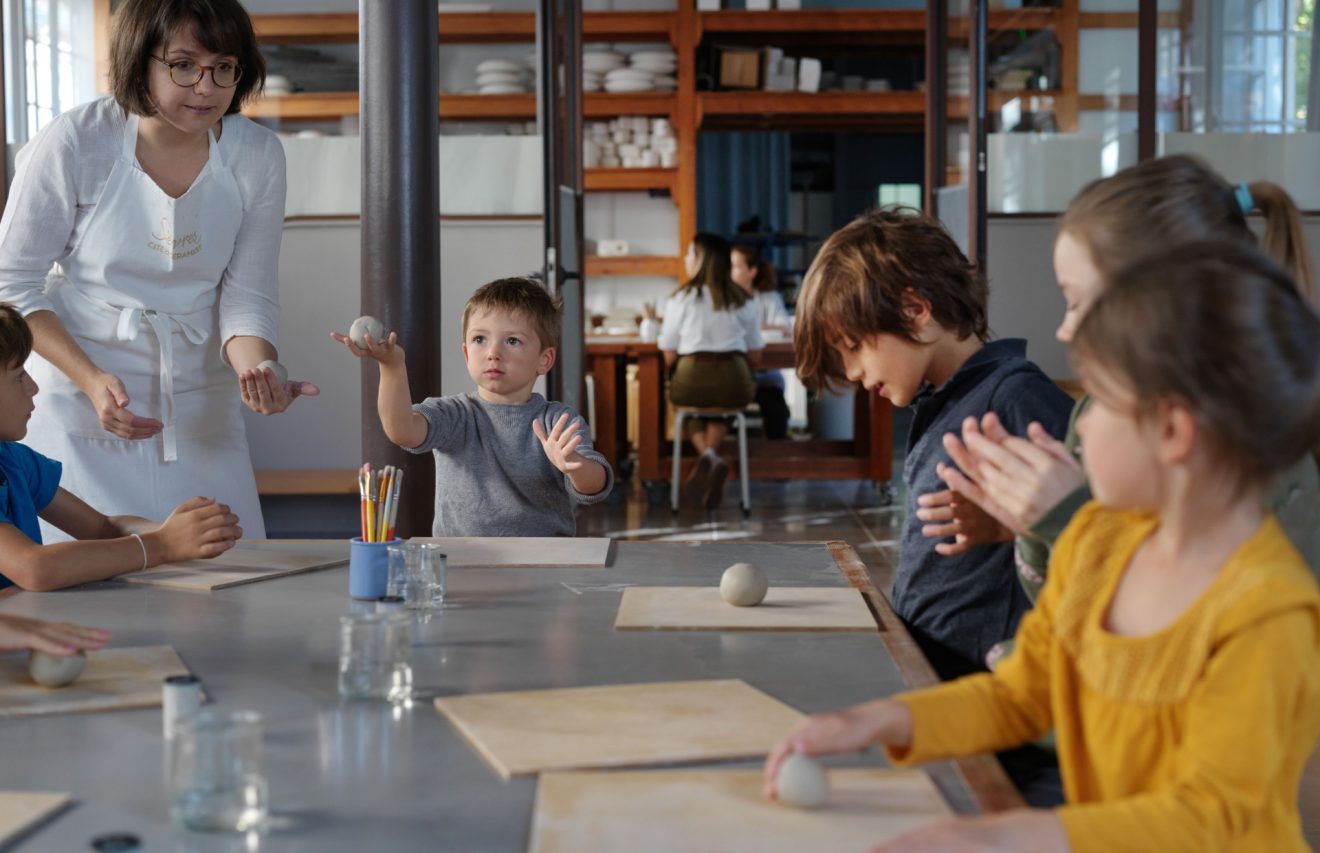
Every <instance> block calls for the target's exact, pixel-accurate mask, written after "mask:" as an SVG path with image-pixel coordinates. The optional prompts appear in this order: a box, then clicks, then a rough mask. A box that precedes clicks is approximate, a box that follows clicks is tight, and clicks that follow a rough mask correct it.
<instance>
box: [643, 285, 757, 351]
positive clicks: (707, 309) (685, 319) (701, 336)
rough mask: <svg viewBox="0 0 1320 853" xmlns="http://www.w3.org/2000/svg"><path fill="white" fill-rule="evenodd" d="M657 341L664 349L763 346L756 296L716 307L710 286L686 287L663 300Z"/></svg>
mask: <svg viewBox="0 0 1320 853" xmlns="http://www.w3.org/2000/svg"><path fill="white" fill-rule="evenodd" d="M656 345H657V346H658V347H659V348H660V349H662V350H665V351H671V352H677V353H678V354H679V355H689V354H691V353H694V352H747V351H748V350H758V349H761V348H762V347H764V346H765V342H764V340H763V339H762V337H761V308H760V305H759V304H758V303H757V301H756V300H755V299H748V300H747V301H746V302H744V303H743V304H742V307H740V308H735V309H732V310H725V311H716V310H715V304H714V302H712V300H711V297H710V288H709V287H703V288H701V295H700V296H697V291H696V288H694V287H685V288H683V289H682V290H680V291H679V292H678V293H675V294H674V295H673V296H671V297H669V301H668V302H666V303H665V318H664V323H662V324H661V326H660V339H659V340H658V341H657V342H656Z"/></svg>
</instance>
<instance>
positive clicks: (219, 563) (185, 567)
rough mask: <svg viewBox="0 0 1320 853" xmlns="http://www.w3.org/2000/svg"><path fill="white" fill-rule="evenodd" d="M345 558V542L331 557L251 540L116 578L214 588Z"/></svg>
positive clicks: (279, 575) (340, 562)
mask: <svg viewBox="0 0 1320 853" xmlns="http://www.w3.org/2000/svg"><path fill="white" fill-rule="evenodd" d="M347 562H348V543H344V546H343V555H342V556H333V557H332V556H328V555H326V554H325V553H320V554H318V553H315V552H313V551H311V550H308V551H306V552H299V551H285V550H274V549H270V548H265V547H262V546H261V545H260V544H257V543H256V541H255V540H254V541H253V542H252V543H240V544H238V545H236V546H235V547H233V548H230V549H229V550H228V551H226V552H225V553H223V554H221V555H220V556H218V557H216V558H215V559H213V560H187V561H185V562H182V563H165V564H164V565H160V566H156V567H155V568H154V569H146V570H145V571H141V572H133V573H131V574H127V575H121V576H120V577H119V578H118V579H119V580H122V581H125V582H126V583H139V584H146V585H147V586H160V587H166V588H167V589H181V590H186V591H189V592H214V591H215V590H218V589H228V588H229V587H231V586H241V585H243V584H249V583H257V582H258V581H268V580H274V579H275V578H283V577H288V576H289V575H298V574H302V573H303V572H314V571H317V570H318V569H328V568H332V567H334V566H342V565H343V564H345V563H347Z"/></svg>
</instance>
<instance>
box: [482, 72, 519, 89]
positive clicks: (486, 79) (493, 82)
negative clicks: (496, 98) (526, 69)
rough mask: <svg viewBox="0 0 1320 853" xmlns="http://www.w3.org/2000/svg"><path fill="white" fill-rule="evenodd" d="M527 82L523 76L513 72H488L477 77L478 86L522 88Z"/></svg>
mask: <svg viewBox="0 0 1320 853" xmlns="http://www.w3.org/2000/svg"><path fill="white" fill-rule="evenodd" d="M525 82H526V78H525V77H524V76H523V75H522V74H514V73H513V72H511V71H487V72H485V73H484V74H478V75H477V85H478V86H521V85H523V84H524V83H525Z"/></svg>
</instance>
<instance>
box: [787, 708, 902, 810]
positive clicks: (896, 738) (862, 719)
mask: <svg viewBox="0 0 1320 853" xmlns="http://www.w3.org/2000/svg"><path fill="white" fill-rule="evenodd" d="M911 740H912V712H911V711H909V710H908V707H907V706H906V705H904V704H903V703H902V702H895V701H893V700H890V699H881V700H879V701H876V702H868V703H866V704H864V705H855V706H853V707H852V708H845V709H843V710H842V711H832V712H830V713H828V714H814V715H812V716H810V717H808V718H807V719H805V720H803V721H802V722H800V723H798V724H797V726H796V727H795V728H794V729H793V731H791V732H789V734H788V737H786V738H784V739H783V740H782V741H780V742H779V744H778V745H777V746H775V748H774V749H772V750H771V751H770V755H769V757H768V758H766V760H765V768H764V770H762V772H761V778H762V788H761V791H762V794H763V795H764V796H765V798H766V799H769V800H773V799H775V797H776V796H777V793H778V792H777V791H776V790H775V777H776V776H777V775H778V774H779V765H780V763H781V762H782V761H783V760H784V759H785V758H787V757H788V756H789V754H790V753H794V752H798V753H801V754H803V755H821V754H826V753H834V752H862V751H864V750H865V749H867V748H868V747H870V746H871V745H872V744H875V743H881V744H885V745H887V746H893V747H897V748H900V749H902V748H906V747H907V746H908V744H909V743H910V742H911Z"/></svg>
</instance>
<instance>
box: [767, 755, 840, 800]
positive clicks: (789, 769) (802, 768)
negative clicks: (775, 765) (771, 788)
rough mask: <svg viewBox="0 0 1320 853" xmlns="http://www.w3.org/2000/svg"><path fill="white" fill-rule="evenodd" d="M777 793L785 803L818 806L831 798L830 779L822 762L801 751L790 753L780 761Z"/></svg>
mask: <svg viewBox="0 0 1320 853" xmlns="http://www.w3.org/2000/svg"><path fill="white" fill-rule="evenodd" d="M775 794H776V796H777V797H778V798H779V802H781V803H784V804H785V805H789V806H796V807H798V808H800V809H814V808H818V807H819V806H821V805H824V803H825V800H827V799H829V796H830V779H829V777H828V776H826V775H825V768H824V767H822V766H821V764H820V762H818V761H816V760H815V759H813V758H808V757H807V756H805V755H802V754H801V753H797V752H794V753H790V754H789V756H788V757H787V758H785V759H784V760H783V761H781V762H780V763H779V772H778V773H776V774H775Z"/></svg>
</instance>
